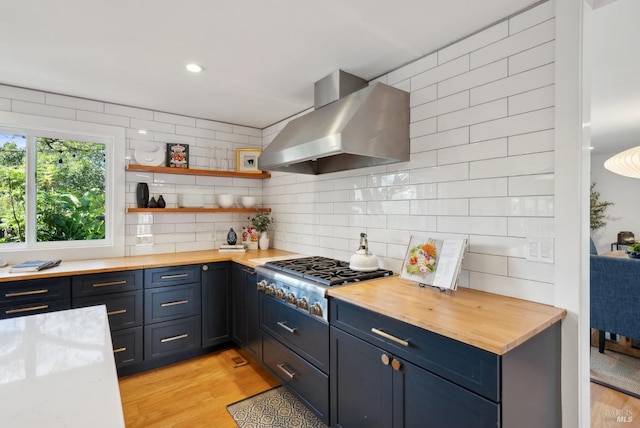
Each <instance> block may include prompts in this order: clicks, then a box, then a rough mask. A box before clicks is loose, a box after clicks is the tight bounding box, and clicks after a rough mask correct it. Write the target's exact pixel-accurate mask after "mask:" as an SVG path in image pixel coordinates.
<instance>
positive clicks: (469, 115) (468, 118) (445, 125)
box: [438, 99, 507, 131]
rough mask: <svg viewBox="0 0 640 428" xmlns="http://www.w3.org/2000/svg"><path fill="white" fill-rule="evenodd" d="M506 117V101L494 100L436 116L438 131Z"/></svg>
mask: <svg viewBox="0 0 640 428" xmlns="http://www.w3.org/2000/svg"><path fill="white" fill-rule="evenodd" d="M506 115H507V100H506V99H502V100H496V101H492V102H489V103H486V104H482V105H478V106H474V107H470V108H468V109H465V110H459V111H455V112H453V113H448V114H445V115H442V116H438V131H446V130H449V129H453V128H461V127H464V126H468V125H473V124H476V123H482V122H487V121H491V120H494V119H498V118H502V117H505V116H506Z"/></svg>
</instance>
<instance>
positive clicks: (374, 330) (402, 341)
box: [371, 328, 409, 346]
mask: <svg viewBox="0 0 640 428" xmlns="http://www.w3.org/2000/svg"><path fill="white" fill-rule="evenodd" d="M371 332H372V333H375V334H377V335H379V336H382V337H384V338H385V339H389V340H391V341H392V342H396V343H399V344H400V345H402V346H409V341H408V340H405V339H400V338H399V337H395V336H392V335H390V334H389V333H385V332H384V331H382V330H378V329H377V328H371Z"/></svg>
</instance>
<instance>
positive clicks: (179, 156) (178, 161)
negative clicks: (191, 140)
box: [167, 143, 189, 168]
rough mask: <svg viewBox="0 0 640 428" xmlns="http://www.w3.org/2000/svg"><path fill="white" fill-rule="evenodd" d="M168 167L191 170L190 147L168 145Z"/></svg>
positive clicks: (174, 144)
mask: <svg viewBox="0 0 640 428" xmlns="http://www.w3.org/2000/svg"><path fill="white" fill-rule="evenodd" d="M167 167H169V168H189V145H188V144H180V143H167Z"/></svg>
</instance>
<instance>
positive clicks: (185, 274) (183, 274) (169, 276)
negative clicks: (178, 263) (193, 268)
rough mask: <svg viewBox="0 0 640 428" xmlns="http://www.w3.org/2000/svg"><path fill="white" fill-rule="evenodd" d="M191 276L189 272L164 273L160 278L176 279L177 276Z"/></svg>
mask: <svg viewBox="0 0 640 428" xmlns="http://www.w3.org/2000/svg"><path fill="white" fill-rule="evenodd" d="M187 276H189V274H188V273H178V274H175V275H162V276H161V277H160V279H175V278H185V277H187Z"/></svg>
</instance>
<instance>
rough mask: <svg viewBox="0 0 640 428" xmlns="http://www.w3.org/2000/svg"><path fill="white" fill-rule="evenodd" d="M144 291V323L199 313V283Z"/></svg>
mask: <svg viewBox="0 0 640 428" xmlns="http://www.w3.org/2000/svg"><path fill="white" fill-rule="evenodd" d="M144 293H145V298H144V322H145V324H151V323H155V322H160V321H169V320H173V319H177V318H183V317H188V316H192V315H200V298H201V296H200V284H187V285H177V286H173V287H163V288H153V289H151V290H145V292H144Z"/></svg>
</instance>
